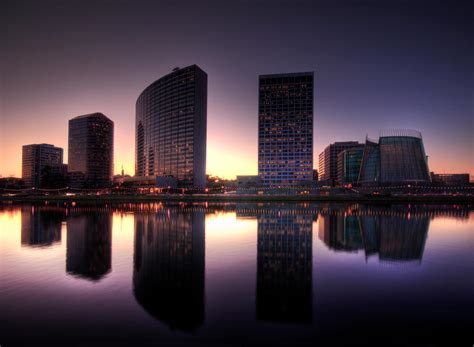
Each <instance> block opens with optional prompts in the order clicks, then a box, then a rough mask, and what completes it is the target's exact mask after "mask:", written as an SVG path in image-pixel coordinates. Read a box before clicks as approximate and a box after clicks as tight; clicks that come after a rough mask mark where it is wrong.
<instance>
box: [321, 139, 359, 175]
mask: <svg viewBox="0 0 474 347" xmlns="http://www.w3.org/2000/svg"><path fill="white" fill-rule="evenodd" d="M357 146H360V144H359V142H357V141H345V142H334V143H332V144H330V145H329V146H327V147H326V148H325V149H324V151H322V152H321V153H320V154H319V180H320V181H329V180H331V181H332V182H331V183H334V182H336V181H337V156H338V154H339V153H341V152H342V151H344V150H346V149H349V148H352V147H357Z"/></svg>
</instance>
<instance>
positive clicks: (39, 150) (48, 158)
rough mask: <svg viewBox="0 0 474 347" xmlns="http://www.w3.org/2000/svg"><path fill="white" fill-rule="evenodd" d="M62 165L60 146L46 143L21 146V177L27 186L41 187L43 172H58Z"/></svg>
mask: <svg viewBox="0 0 474 347" xmlns="http://www.w3.org/2000/svg"><path fill="white" fill-rule="evenodd" d="M62 165H63V149H62V148H59V147H55V146H53V145H49V144H46V143H42V144H32V145H24V146H23V150H22V173H21V177H22V179H23V181H24V183H25V187H27V188H33V187H34V188H39V187H41V179H42V177H43V175H44V174H45V172H46V171H49V172H55V173H58V172H60V171H61V170H62Z"/></svg>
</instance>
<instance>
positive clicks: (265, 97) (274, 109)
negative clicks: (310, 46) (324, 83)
mask: <svg viewBox="0 0 474 347" xmlns="http://www.w3.org/2000/svg"><path fill="white" fill-rule="evenodd" d="M258 100H259V104H258V175H259V176H260V178H261V179H262V182H263V185H264V186H267V187H269V186H272V187H275V186H276V187H279V186H283V187H285V186H296V185H299V184H300V183H301V182H303V181H311V180H312V179H313V72H302V73H289V74H276V75H261V76H259V99H258Z"/></svg>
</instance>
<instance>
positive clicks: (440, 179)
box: [431, 172, 469, 186]
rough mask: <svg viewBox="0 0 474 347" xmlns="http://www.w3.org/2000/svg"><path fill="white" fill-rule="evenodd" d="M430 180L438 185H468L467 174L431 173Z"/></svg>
mask: <svg viewBox="0 0 474 347" xmlns="http://www.w3.org/2000/svg"><path fill="white" fill-rule="evenodd" d="M431 182H432V183H433V185H439V186H468V185H469V174H468V173H464V174H437V173H434V172H432V173H431Z"/></svg>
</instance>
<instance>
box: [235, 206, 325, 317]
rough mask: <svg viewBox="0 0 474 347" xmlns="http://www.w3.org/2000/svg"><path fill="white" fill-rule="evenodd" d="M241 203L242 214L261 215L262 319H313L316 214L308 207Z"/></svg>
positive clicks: (239, 212) (259, 278) (259, 292)
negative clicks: (314, 220) (313, 264)
mask: <svg viewBox="0 0 474 347" xmlns="http://www.w3.org/2000/svg"><path fill="white" fill-rule="evenodd" d="M289 206H290V207H291V208H288V205H286V207H285V206H279V207H277V208H272V207H270V206H262V205H260V204H259V205H252V204H239V205H238V206H237V217H238V218H249V217H257V222H258V234H257V300H256V305H257V307H256V312H257V313H256V315H257V319H258V320H265V321H276V322H293V323H310V322H311V321H312V318H313V316H312V312H313V311H312V257H313V250H312V243H313V241H312V240H313V236H312V232H313V218H316V215H313V214H312V213H308V210H307V209H306V208H298V207H299V206H296V207H295V205H289Z"/></svg>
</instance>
